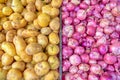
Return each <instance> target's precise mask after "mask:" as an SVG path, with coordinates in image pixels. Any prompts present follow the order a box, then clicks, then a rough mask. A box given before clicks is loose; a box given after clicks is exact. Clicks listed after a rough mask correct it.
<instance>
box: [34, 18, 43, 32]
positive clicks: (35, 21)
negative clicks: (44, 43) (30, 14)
mask: <svg viewBox="0 0 120 80" xmlns="http://www.w3.org/2000/svg"><path fill="white" fill-rule="evenodd" d="M33 25H34V27H35V28H36V29H38V30H40V29H41V27H40V26H39V24H38V19H35V20H34V21H33Z"/></svg>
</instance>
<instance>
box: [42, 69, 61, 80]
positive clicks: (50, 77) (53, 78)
mask: <svg viewBox="0 0 120 80" xmlns="http://www.w3.org/2000/svg"><path fill="white" fill-rule="evenodd" d="M58 78H59V73H58V72H57V71H50V72H49V73H48V74H46V75H45V77H44V80H58Z"/></svg>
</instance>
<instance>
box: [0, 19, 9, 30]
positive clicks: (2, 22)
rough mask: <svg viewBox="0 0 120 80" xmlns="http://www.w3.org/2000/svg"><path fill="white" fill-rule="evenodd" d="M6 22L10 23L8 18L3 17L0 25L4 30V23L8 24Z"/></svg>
mask: <svg viewBox="0 0 120 80" xmlns="http://www.w3.org/2000/svg"><path fill="white" fill-rule="evenodd" d="M6 21H8V17H2V18H1V19H0V25H1V26H2V28H3V24H4V22H6Z"/></svg>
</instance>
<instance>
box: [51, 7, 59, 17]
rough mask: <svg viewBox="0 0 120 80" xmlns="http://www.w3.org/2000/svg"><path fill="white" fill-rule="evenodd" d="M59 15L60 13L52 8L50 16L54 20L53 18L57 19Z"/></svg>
mask: <svg viewBox="0 0 120 80" xmlns="http://www.w3.org/2000/svg"><path fill="white" fill-rule="evenodd" d="M59 13H60V12H59V9H58V8H52V9H51V14H50V16H51V17H53V18H54V17H57V16H58V15H59Z"/></svg>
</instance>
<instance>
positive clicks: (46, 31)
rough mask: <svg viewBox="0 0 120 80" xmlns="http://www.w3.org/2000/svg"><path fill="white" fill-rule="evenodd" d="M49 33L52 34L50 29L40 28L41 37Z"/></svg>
mask: <svg viewBox="0 0 120 80" xmlns="http://www.w3.org/2000/svg"><path fill="white" fill-rule="evenodd" d="M51 32H52V30H51V29H50V27H44V28H41V33H42V34H43V35H49V34H50V33H51Z"/></svg>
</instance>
